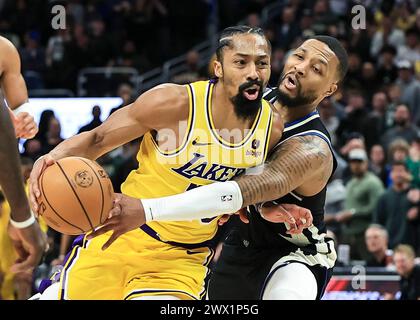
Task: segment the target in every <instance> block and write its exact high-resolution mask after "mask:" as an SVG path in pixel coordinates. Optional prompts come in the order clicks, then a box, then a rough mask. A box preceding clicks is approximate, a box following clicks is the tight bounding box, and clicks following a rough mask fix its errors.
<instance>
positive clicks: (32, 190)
mask: <svg viewBox="0 0 420 320" xmlns="http://www.w3.org/2000/svg"><path fill="white" fill-rule="evenodd" d="M37 193H38V194H39V189H38V186H37V183H34V182H33V181H32V180H31V179H30V180H29V200H30V202H31V207H32V210H33V211H34V213H35V214H36V215H38V203H37V201H36V194H37Z"/></svg>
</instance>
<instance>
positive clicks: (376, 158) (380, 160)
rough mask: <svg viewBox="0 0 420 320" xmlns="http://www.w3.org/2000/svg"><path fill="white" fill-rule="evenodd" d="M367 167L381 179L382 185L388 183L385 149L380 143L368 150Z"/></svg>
mask: <svg viewBox="0 0 420 320" xmlns="http://www.w3.org/2000/svg"><path fill="white" fill-rule="evenodd" d="M369 160H370V162H369V169H370V171H372V172H373V173H374V174H375V175H376V176H377V177H378V178H379V179H380V180H381V181H382V184H383V186H384V187H386V186H387V184H388V170H387V168H386V157H385V150H384V148H383V147H382V146H381V145H380V144H375V145H373V146H372V148H371V149H370V152H369Z"/></svg>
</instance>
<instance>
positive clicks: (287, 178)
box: [90, 136, 333, 249]
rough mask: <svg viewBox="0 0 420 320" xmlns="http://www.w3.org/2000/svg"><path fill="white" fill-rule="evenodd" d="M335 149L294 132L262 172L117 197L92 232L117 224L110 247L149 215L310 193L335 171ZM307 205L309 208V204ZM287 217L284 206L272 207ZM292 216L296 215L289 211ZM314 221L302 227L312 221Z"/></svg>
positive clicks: (210, 211)
mask: <svg viewBox="0 0 420 320" xmlns="http://www.w3.org/2000/svg"><path fill="white" fill-rule="evenodd" d="M332 166H333V161H332V154H331V151H330V149H329V146H328V144H327V142H325V141H324V140H322V139H321V138H319V137H317V136H302V137H294V138H291V139H289V140H287V141H285V142H283V143H282V144H281V145H280V146H279V147H278V148H277V149H276V150H275V151H274V152H273V153H272V155H271V156H270V159H269V160H268V162H267V163H266V164H265V165H264V166H263V169H262V173H260V174H258V175H246V174H243V175H242V176H240V177H238V178H236V179H235V180H236V181H227V182H217V183H212V184H210V185H206V186H201V187H198V188H195V189H193V190H190V191H187V192H184V193H182V194H177V195H173V196H169V197H163V198H154V199H141V201H139V200H138V199H134V198H131V197H128V196H125V195H119V197H117V199H116V202H115V206H114V208H113V209H112V210H111V212H110V216H111V218H110V219H108V220H107V221H106V222H105V224H104V226H103V227H102V228H101V229H98V230H96V231H95V232H94V233H92V234H91V235H90V237H95V236H98V235H101V234H103V233H105V232H108V231H110V230H113V231H114V232H113V234H112V235H111V237H110V238H109V239H108V241H107V242H106V243H105V244H104V246H103V249H106V248H107V247H109V246H110V245H111V243H112V242H114V241H115V239H117V238H118V237H119V236H120V235H122V234H124V233H125V232H128V231H130V230H133V229H135V228H138V227H139V226H141V225H143V224H144V223H146V222H149V221H182V220H196V219H202V218H211V217H214V216H217V215H220V214H232V213H235V212H237V211H238V210H240V209H241V208H243V207H246V206H248V205H251V204H257V203H261V202H266V201H271V200H275V199H278V198H280V197H283V196H285V195H286V194H287V193H289V192H290V191H293V190H296V191H297V192H298V193H299V194H301V195H305V196H311V195H314V194H316V193H318V192H319V191H320V190H322V188H323V187H324V186H325V185H326V184H327V182H328V179H329V177H330V175H331V172H332ZM292 209H293V210H294V211H295V214H296V217H297V218H299V217H308V213H307V212H302V209H303V208H300V207H294V208H290V210H292ZM306 211H307V210H306ZM269 213H270V214H272V215H273V216H274V217H276V216H278V217H279V219H278V220H277V218H276V219H274V220H276V221H274V222H284V221H285V220H284V218H283V216H284V213H282V212H281V210H275V211H272V212H269ZM288 219H293V216H291V215H290V214H289V217H288ZM310 224H311V221H306V222H303V223H302V225H301V226H300V227H299V228H300V229H302V227H308V226H309V225H310Z"/></svg>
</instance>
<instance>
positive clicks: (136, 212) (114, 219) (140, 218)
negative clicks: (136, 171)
mask: <svg viewBox="0 0 420 320" xmlns="http://www.w3.org/2000/svg"><path fill="white" fill-rule="evenodd" d="M113 204H114V205H113V208H112V209H111V211H110V212H109V214H108V219H107V220H106V221H105V222H104V224H103V225H102V226H101V227H100V228H99V229H97V230H95V231H94V232H92V233H91V234H89V235H88V236H87V238H88V239H89V240H90V239H92V238H94V237H97V236H99V235H101V234H104V233H106V232H108V231H111V230H113V231H114V232H113V233H112V235H111V236H110V237H109V239H108V240H107V242H105V244H104V245H103V246H102V250H105V249H107V248H108V247H109V246H110V245H111V244H112V243H113V242H114V241H115V240H116V239H117V238H118V237H119V236H121V235H122V234H124V233H126V232H128V231H131V230H134V229H137V228H139V227H140V226H142V225H143V224H145V223H146V215H145V213H144V208H143V205H142V203H141V201H140V200H139V199H136V198H132V197H129V196H127V195H124V194H121V193H116V194H115V198H114V202H113Z"/></svg>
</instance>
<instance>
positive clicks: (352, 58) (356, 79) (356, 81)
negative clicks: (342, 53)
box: [343, 51, 362, 90]
mask: <svg viewBox="0 0 420 320" xmlns="http://www.w3.org/2000/svg"><path fill="white" fill-rule="evenodd" d="M348 56H349V60H348V71H347V75H346V77H345V78H344V80H343V82H344V84H343V87H344V88H345V89H346V90H347V89H359V88H360V80H361V77H360V74H361V69H362V59H361V58H360V55H359V53H358V52H357V51H349V52H348Z"/></svg>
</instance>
